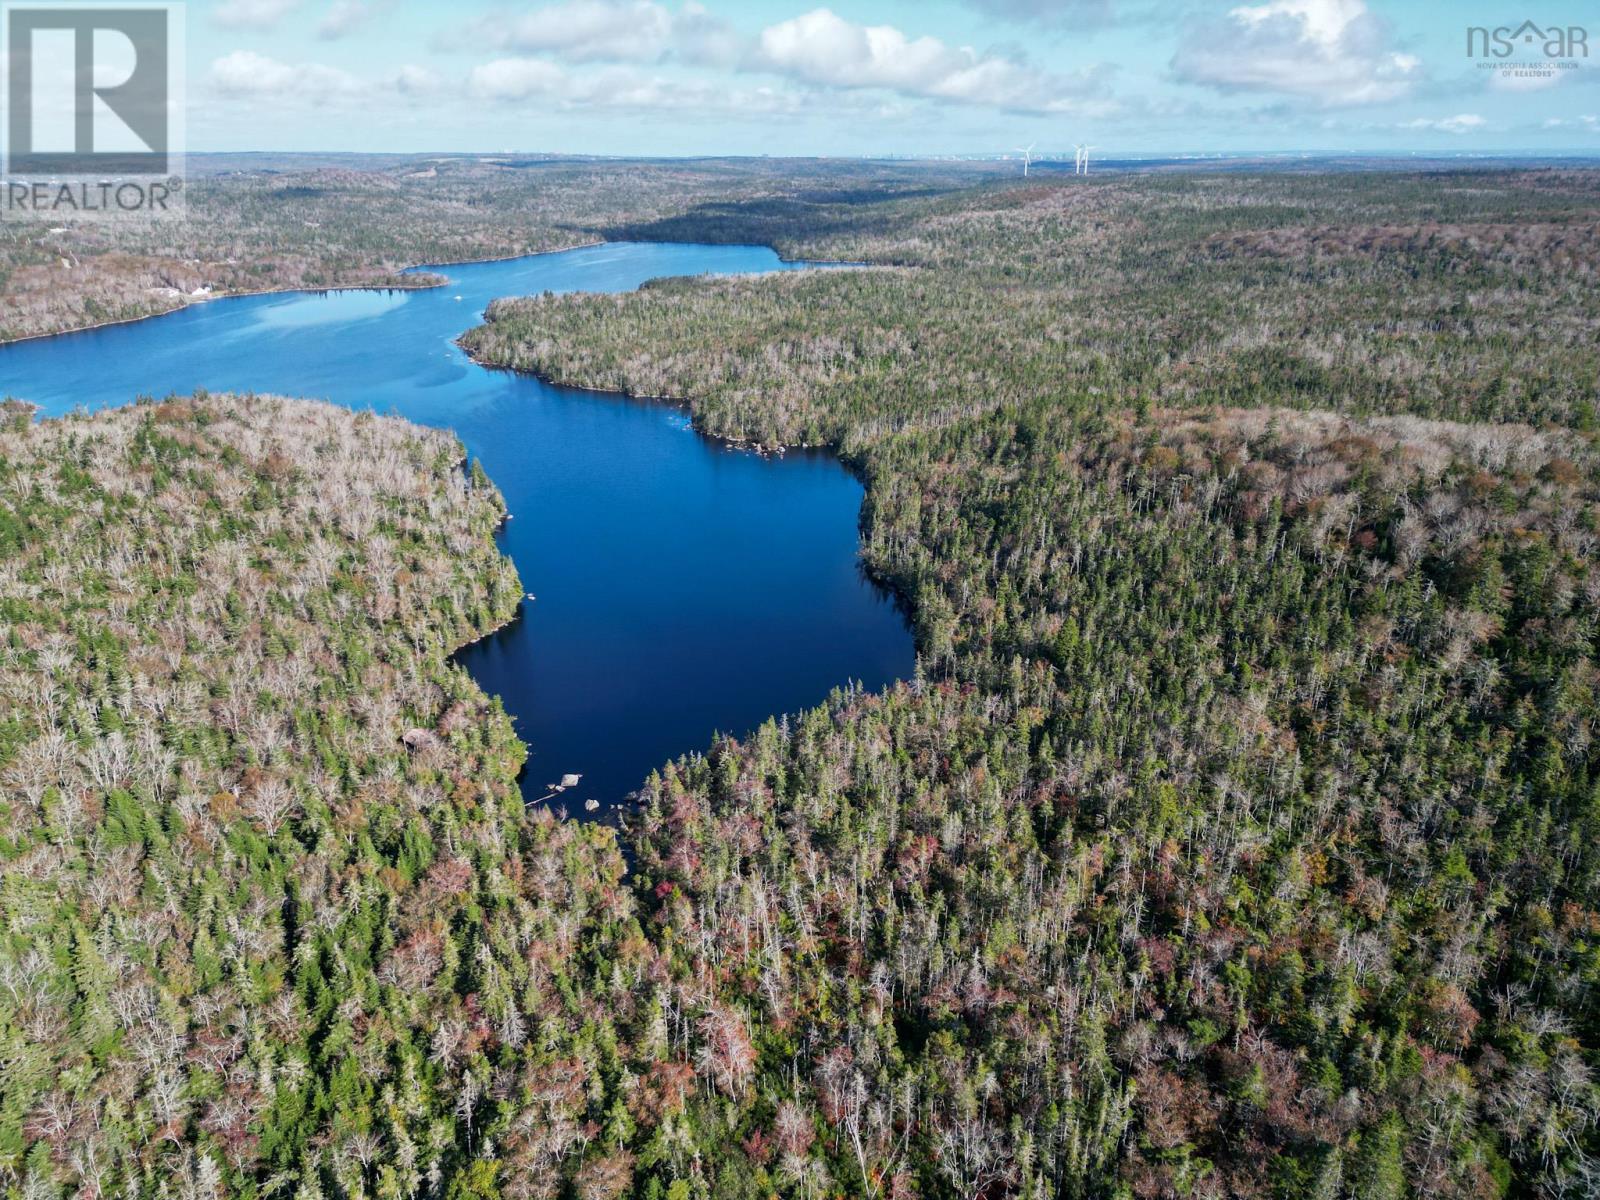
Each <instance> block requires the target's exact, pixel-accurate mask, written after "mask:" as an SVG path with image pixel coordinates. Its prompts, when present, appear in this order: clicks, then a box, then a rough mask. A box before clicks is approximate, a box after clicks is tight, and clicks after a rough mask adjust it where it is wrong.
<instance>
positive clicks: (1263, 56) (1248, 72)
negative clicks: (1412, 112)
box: [1172, 0, 1422, 105]
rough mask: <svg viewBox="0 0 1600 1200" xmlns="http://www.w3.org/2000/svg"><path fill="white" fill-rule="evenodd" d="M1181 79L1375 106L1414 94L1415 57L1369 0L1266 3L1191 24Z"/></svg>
mask: <svg viewBox="0 0 1600 1200" xmlns="http://www.w3.org/2000/svg"><path fill="white" fill-rule="evenodd" d="M1172 68H1173V71H1174V73H1175V74H1176V75H1177V77H1178V78H1179V79H1181V80H1184V81H1185V82H1189V83H1199V84H1206V85H1208V86H1211V87H1215V88H1218V89H1221V90H1223V91H1261V92H1279V93H1283V94H1285V95H1290V96H1301V97H1305V98H1307V99H1311V100H1315V101H1318V102H1320V103H1322V104H1326V105H1340V104H1373V103H1381V102H1383V101H1387V100H1395V99H1398V98H1399V97H1401V96H1404V95H1405V94H1406V93H1407V92H1409V91H1410V90H1411V88H1412V86H1413V85H1414V84H1415V83H1416V82H1417V81H1418V80H1419V79H1420V78H1421V76H1422V63H1421V60H1419V59H1418V58H1417V57H1416V56H1414V55H1411V54H1405V53H1401V52H1399V51H1397V50H1395V49H1394V48H1393V47H1392V44H1391V37H1390V32H1389V29H1388V26H1387V25H1386V24H1385V23H1384V22H1383V21H1382V20H1380V19H1379V18H1378V17H1376V16H1374V15H1373V14H1372V13H1371V12H1369V11H1368V9H1367V6H1366V3H1365V2H1364V0H1268V3H1265V4H1258V5H1246V6H1243V7H1240V8H1235V9H1232V10H1231V11H1230V12H1229V13H1228V17H1227V20H1225V21H1220V22H1210V23H1206V24H1201V25H1197V26H1194V27H1192V28H1191V29H1190V30H1189V31H1188V33H1187V35H1186V37H1185V39H1184V41H1183V42H1182V43H1181V44H1180V45H1179V48H1178V51H1177V53H1176V54H1175V55H1174V56H1173V59H1172Z"/></svg>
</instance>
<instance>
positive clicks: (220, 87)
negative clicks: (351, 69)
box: [208, 50, 362, 100]
mask: <svg viewBox="0 0 1600 1200" xmlns="http://www.w3.org/2000/svg"><path fill="white" fill-rule="evenodd" d="M208 81H209V82H210V84H211V86H212V87H213V88H215V89H216V90H217V91H218V92H220V93H221V94H223V95H225V96H233V97H246V98H274V99H280V100H293V99H305V100H316V99H322V98H326V97H328V96H333V95H339V94H351V93H355V92H358V91H361V90H362V84H361V82H360V81H359V80H358V79H356V78H355V77H354V76H352V75H349V74H347V73H345V72H344V71H341V70H338V69H337V68H335V67H325V66H322V65H321V64H319V63H304V64H299V65H291V64H289V63H283V62H279V61H278V60H277V59H274V58H268V57H267V56H266V55H264V54H257V53H256V52H255V51H254V50H235V51H234V52H233V53H232V54H225V55H223V56H222V57H221V58H219V59H217V60H216V61H215V62H213V63H212V64H211V70H210V73H209V75H208Z"/></svg>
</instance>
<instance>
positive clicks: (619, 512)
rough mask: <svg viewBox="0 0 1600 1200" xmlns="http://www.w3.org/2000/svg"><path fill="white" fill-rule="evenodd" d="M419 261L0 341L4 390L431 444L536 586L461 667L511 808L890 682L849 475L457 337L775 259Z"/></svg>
mask: <svg viewBox="0 0 1600 1200" xmlns="http://www.w3.org/2000/svg"><path fill="white" fill-rule="evenodd" d="M438 269H439V270H441V271H442V272H443V273H444V274H446V275H448V276H449V279H450V282H449V283H448V284H447V285H445V286H444V287H442V288H433V289H429V290H426V291H417V292H335V293H328V294H320V293H309V294H308V293H290V294H284V295H272V296H247V297H238V298H234V299H225V300H217V301H212V302H210V303H206V304H201V305H197V306H194V307H191V308H187V309H184V310H182V311H180V312H177V313H173V314H171V315H169V316H165V317H159V318H156V319H153V320H149V321H141V322H137V323H134V324H129V325H117V326H111V327H108V328H105V329H98V330H92V331H89V332H85V333H74V334H65V335H62V336H60V337H54V338H45V339H41V340H38V341H31V342H23V343H19V344H17V345H13V346H6V347H0V394H3V395H11V396H16V397H19V398H21V399H25V400H30V401H32V402H34V403H35V404H39V405H41V406H43V409H44V412H45V414H46V415H58V414H61V413H63V412H67V411H70V410H71V409H73V408H74V407H76V406H79V405H82V406H85V407H91V408H92V407H98V406H101V405H104V404H122V403H127V402H129V401H131V400H133V399H134V398H135V397H136V396H138V395H140V394H145V395H153V396H164V395H167V394H169V393H172V392H190V391H193V390H194V389H195V388H198V387H205V388H209V389H211V390H212V391H252V390H253V391H257V392H274V393H279V394H283V395H290V396H309V397H314V398H319V399H326V400H332V401H335V402H337V403H339V404H344V405H348V406H351V407H354V408H372V409H375V410H377V411H378V412H382V413H394V414H397V415H399V416H403V417H407V418H409V419H410V420H413V421H417V422H419V423H421V424H425V425H437V426H444V427H448V428H450V429H453V430H454V431H455V432H456V433H457V434H458V435H459V436H460V438H461V440H462V441H463V442H464V443H465V444H466V447H467V450H468V453H469V454H472V455H474V456H476V457H477V458H479V459H481V460H482V462H483V465H484V468H485V469H486V470H487V471H488V472H489V475H490V477H491V478H492V479H493V480H494V481H495V483H496V484H498V485H499V487H500V489H501V491H502V492H503V493H504V494H505V497H506V503H507V505H508V507H509V508H510V510H511V513H512V515H513V520H512V521H511V522H510V523H509V524H508V525H507V526H506V527H505V530H504V532H503V534H502V536H501V546H502V548H503V549H504V550H505V551H506V553H508V554H509V555H510V556H511V557H512V559H513V560H514V561H515V562H516V564H517V569H518V571H519V572H520V573H521V575H522V580H523V584H524V586H525V587H526V588H527V590H529V591H530V592H532V593H534V595H536V596H537V597H538V599H537V600H535V601H531V602H528V603H525V604H524V605H523V612H522V616H521V619H519V620H518V621H517V622H515V623H514V624H513V625H511V626H509V627H507V628H506V629H504V630H502V631H501V632H499V633H497V634H494V635H493V636H491V637H490V638H488V639H486V640H485V641H483V642H480V643H478V644H477V645H475V646H472V647H469V648H468V649H466V650H465V651H463V652H462V654H461V655H460V660H461V661H462V663H463V664H464V665H465V666H466V667H467V669H468V670H469V671H471V672H472V674H473V676H474V678H476V679H477V680H478V682H479V683H480V684H481V685H482V686H483V688H484V689H485V690H486V691H488V692H489V693H490V694H498V695H499V696H501V697H502V698H503V699H504V701H505V705H506V708H507V710H508V711H509V712H510V713H511V715H512V716H513V718H514V719H515V721H516V725H517V730H518V732H519V733H520V734H521V736H522V738H523V740H524V741H526V742H527V743H528V745H529V748H530V752H531V757H530V759H529V764H528V769H527V773H526V776H525V777H524V781H523V791H524V794H525V795H526V796H528V797H529V798H530V799H532V798H535V797H538V796H540V795H542V794H544V791H545V789H544V787H543V786H542V785H544V784H545V783H546V782H548V781H552V780H555V779H557V778H559V777H560V776H561V775H562V774H564V773H567V772H571V773H576V774H581V775H582V776H583V783H582V785H581V786H580V787H579V788H577V789H575V790H573V791H572V792H569V793H567V794H566V795H565V796H563V797H562V801H563V803H564V804H565V805H566V806H567V807H568V808H569V809H571V811H573V812H574V813H575V814H577V813H581V812H582V811H583V801H584V800H586V799H590V798H593V799H596V800H599V801H600V802H601V803H602V805H603V808H602V815H603V814H604V812H606V811H609V810H611V809H612V806H613V805H614V804H615V803H616V802H618V801H620V800H621V799H622V798H623V797H624V796H625V795H626V794H627V793H628V792H630V791H632V790H633V789H634V788H636V787H638V786H639V784H640V783H642V782H643V780H644V777H645V776H646V774H648V772H649V771H650V770H651V769H652V768H653V767H655V766H658V765H660V764H661V763H663V762H665V761H666V760H668V759H670V758H672V757H675V756H676V755H678V754H681V753H684V752H686V751H691V750H697V749H701V748H703V747H704V746H705V745H706V744H707V742H708V739H709V737H710V735H711V734H712V732H713V731H716V730H721V731H724V732H729V733H743V732H745V731H747V730H749V729H751V728H753V727H754V726H755V725H757V724H759V723H760V722H761V721H763V720H765V719H766V718H767V717H768V716H770V715H772V714H774V713H781V712H789V711H793V710H795V709H798V708H802V707H806V706H809V705H811V704H814V703H816V702H817V701H820V700H821V699H823V698H824V697H825V696H826V695H827V693H828V691H829V689H830V688H832V687H835V686H837V685H841V684H844V683H846V682H848V681H850V680H857V681H860V682H861V683H864V684H865V685H867V686H868V687H873V688H876V687H880V686H882V685H883V684H885V683H887V682H889V681H891V680H893V679H896V678H900V677H904V676H907V675H909V674H910V672H911V669H912V643H911V637H910V634H909V632H908V631H907V629H906V626H905V623H904V622H903V620H902V619H901V617H900V615H899V613H898V611H897V610H896V608H895V607H894V605H893V603H892V602H891V601H890V599H889V598H888V597H887V596H886V595H885V594H883V593H882V592H881V591H880V590H879V589H877V588H876V587H874V586H873V585H872V584H871V583H869V582H868V581H867V580H865V579H864V578H863V577H862V575H861V572H860V569H859V567H858V564H857V559H856V521H857V516H858V512H859V509H860V506H861V488H860V485H859V484H858V483H857V482H856V481H855V480H854V479H852V478H851V477H850V475H849V474H848V473H847V472H846V471H845V470H844V469H843V468H842V467H841V466H840V465H839V463H838V462H837V461H836V460H835V459H833V458H832V457H831V456H828V455H824V454H818V453H811V454H807V453H799V454H797V453H794V452H791V453H789V454H787V455H785V456H783V457H781V458H763V457H761V456H759V455H757V454H755V453H753V452H750V451H745V450H736V449H730V448H728V447H725V446H722V445H719V444H717V443H714V442H712V441H710V440H709V439H706V438H703V437H700V436H699V435H698V434H695V433H694V432H693V431H692V430H690V428H689V425H688V419H687V417H686V416H685V415H684V414H683V413H681V412H679V411H677V410H675V409H673V408H670V407H668V406H665V405H661V404H655V403H649V402H637V401H630V400H625V399H622V398H620V397H615V396H607V395H597V394H595V393H590V392H579V391H574V390H571V389H565V388H557V387H550V386H548V385H545V384H542V383H540V382H538V381H537V380H534V379H531V378H529V377H526V376H521V375H515V374H512V373H509V372H504V371H490V370H485V369H483V368H480V367H478V366H476V365H474V364H473V363H472V362H470V361H469V360H468V359H467V358H466V356H465V355H464V354H463V353H462V352H461V351H460V349H458V348H457V347H456V346H455V345H454V343H453V339H454V338H456V337H458V336H459V335H460V334H461V333H462V332H464V331H465V330H467V329H468V328H470V327H471V326H473V325H475V324H477V323H479V321H481V319H482V313H483V309H484V307H485V306H486V305H487V304H488V302H489V301H490V300H492V299H494V298H496V297H499V296H508V295H528V294H534V293H539V292H545V291H551V292H565V291H600V292H612V291H624V290H628V289H631V288H634V287H637V286H638V285H639V284H641V283H643V282H644V281H645V280H647V279H651V278H654V277H658V276H664V275H691V274H700V273H704V272H715V273H725V274H735V273H745V272H755V271H775V270H782V269H787V268H786V266H785V264H783V263H781V262H780V261H779V259H778V257H777V255H776V254H774V253H773V252H772V251H771V250H769V249H766V248H761V247H753V246H690V245H658V244H635V243H615V244H607V245H603V246H594V247H589V248H586V249H581V250H572V251H568V252H565V253H561V254H548V255H539V256H536V257H531V258H522V259H514V260H509V261H505V262H496V263H479V264H471V265H461V266H449V267H444V268H438Z"/></svg>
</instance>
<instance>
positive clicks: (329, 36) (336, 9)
mask: <svg viewBox="0 0 1600 1200" xmlns="http://www.w3.org/2000/svg"><path fill="white" fill-rule="evenodd" d="M389 7H390V5H388V4H386V3H383V0H373V2H369V0H333V4H332V5H330V6H329V8H328V11H327V12H326V13H325V14H324V15H323V18H322V20H321V21H319V22H318V23H317V36H318V37H319V38H322V39H323V40H324V41H329V42H331V41H336V40H338V39H339V38H342V37H349V36H350V35H351V34H352V33H354V32H356V30H358V29H360V28H361V27H362V26H363V25H365V24H366V23H367V22H368V21H370V20H372V18H373V17H375V16H376V15H377V14H378V12H379V11H380V10H382V9H387V8H389Z"/></svg>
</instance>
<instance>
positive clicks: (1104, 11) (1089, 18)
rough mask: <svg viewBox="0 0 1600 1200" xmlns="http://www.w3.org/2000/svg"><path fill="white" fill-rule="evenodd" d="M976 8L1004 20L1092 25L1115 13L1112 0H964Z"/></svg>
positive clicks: (1108, 19)
mask: <svg viewBox="0 0 1600 1200" xmlns="http://www.w3.org/2000/svg"><path fill="white" fill-rule="evenodd" d="M967 3H968V4H969V5H970V6H971V7H973V8H976V9H977V10H978V11H979V12H982V13H986V14H988V15H989V16H991V17H999V18H1000V19H1001V20H1004V21H1030V22H1035V23H1037V24H1040V25H1050V26H1060V27H1068V28H1072V29H1092V28H1096V27H1098V26H1101V25H1109V24H1110V23H1111V22H1112V21H1113V20H1114V19H1115V17H1116V11H1115V8H1114V6H1113V4H1112V0H967Z"/></svg>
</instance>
